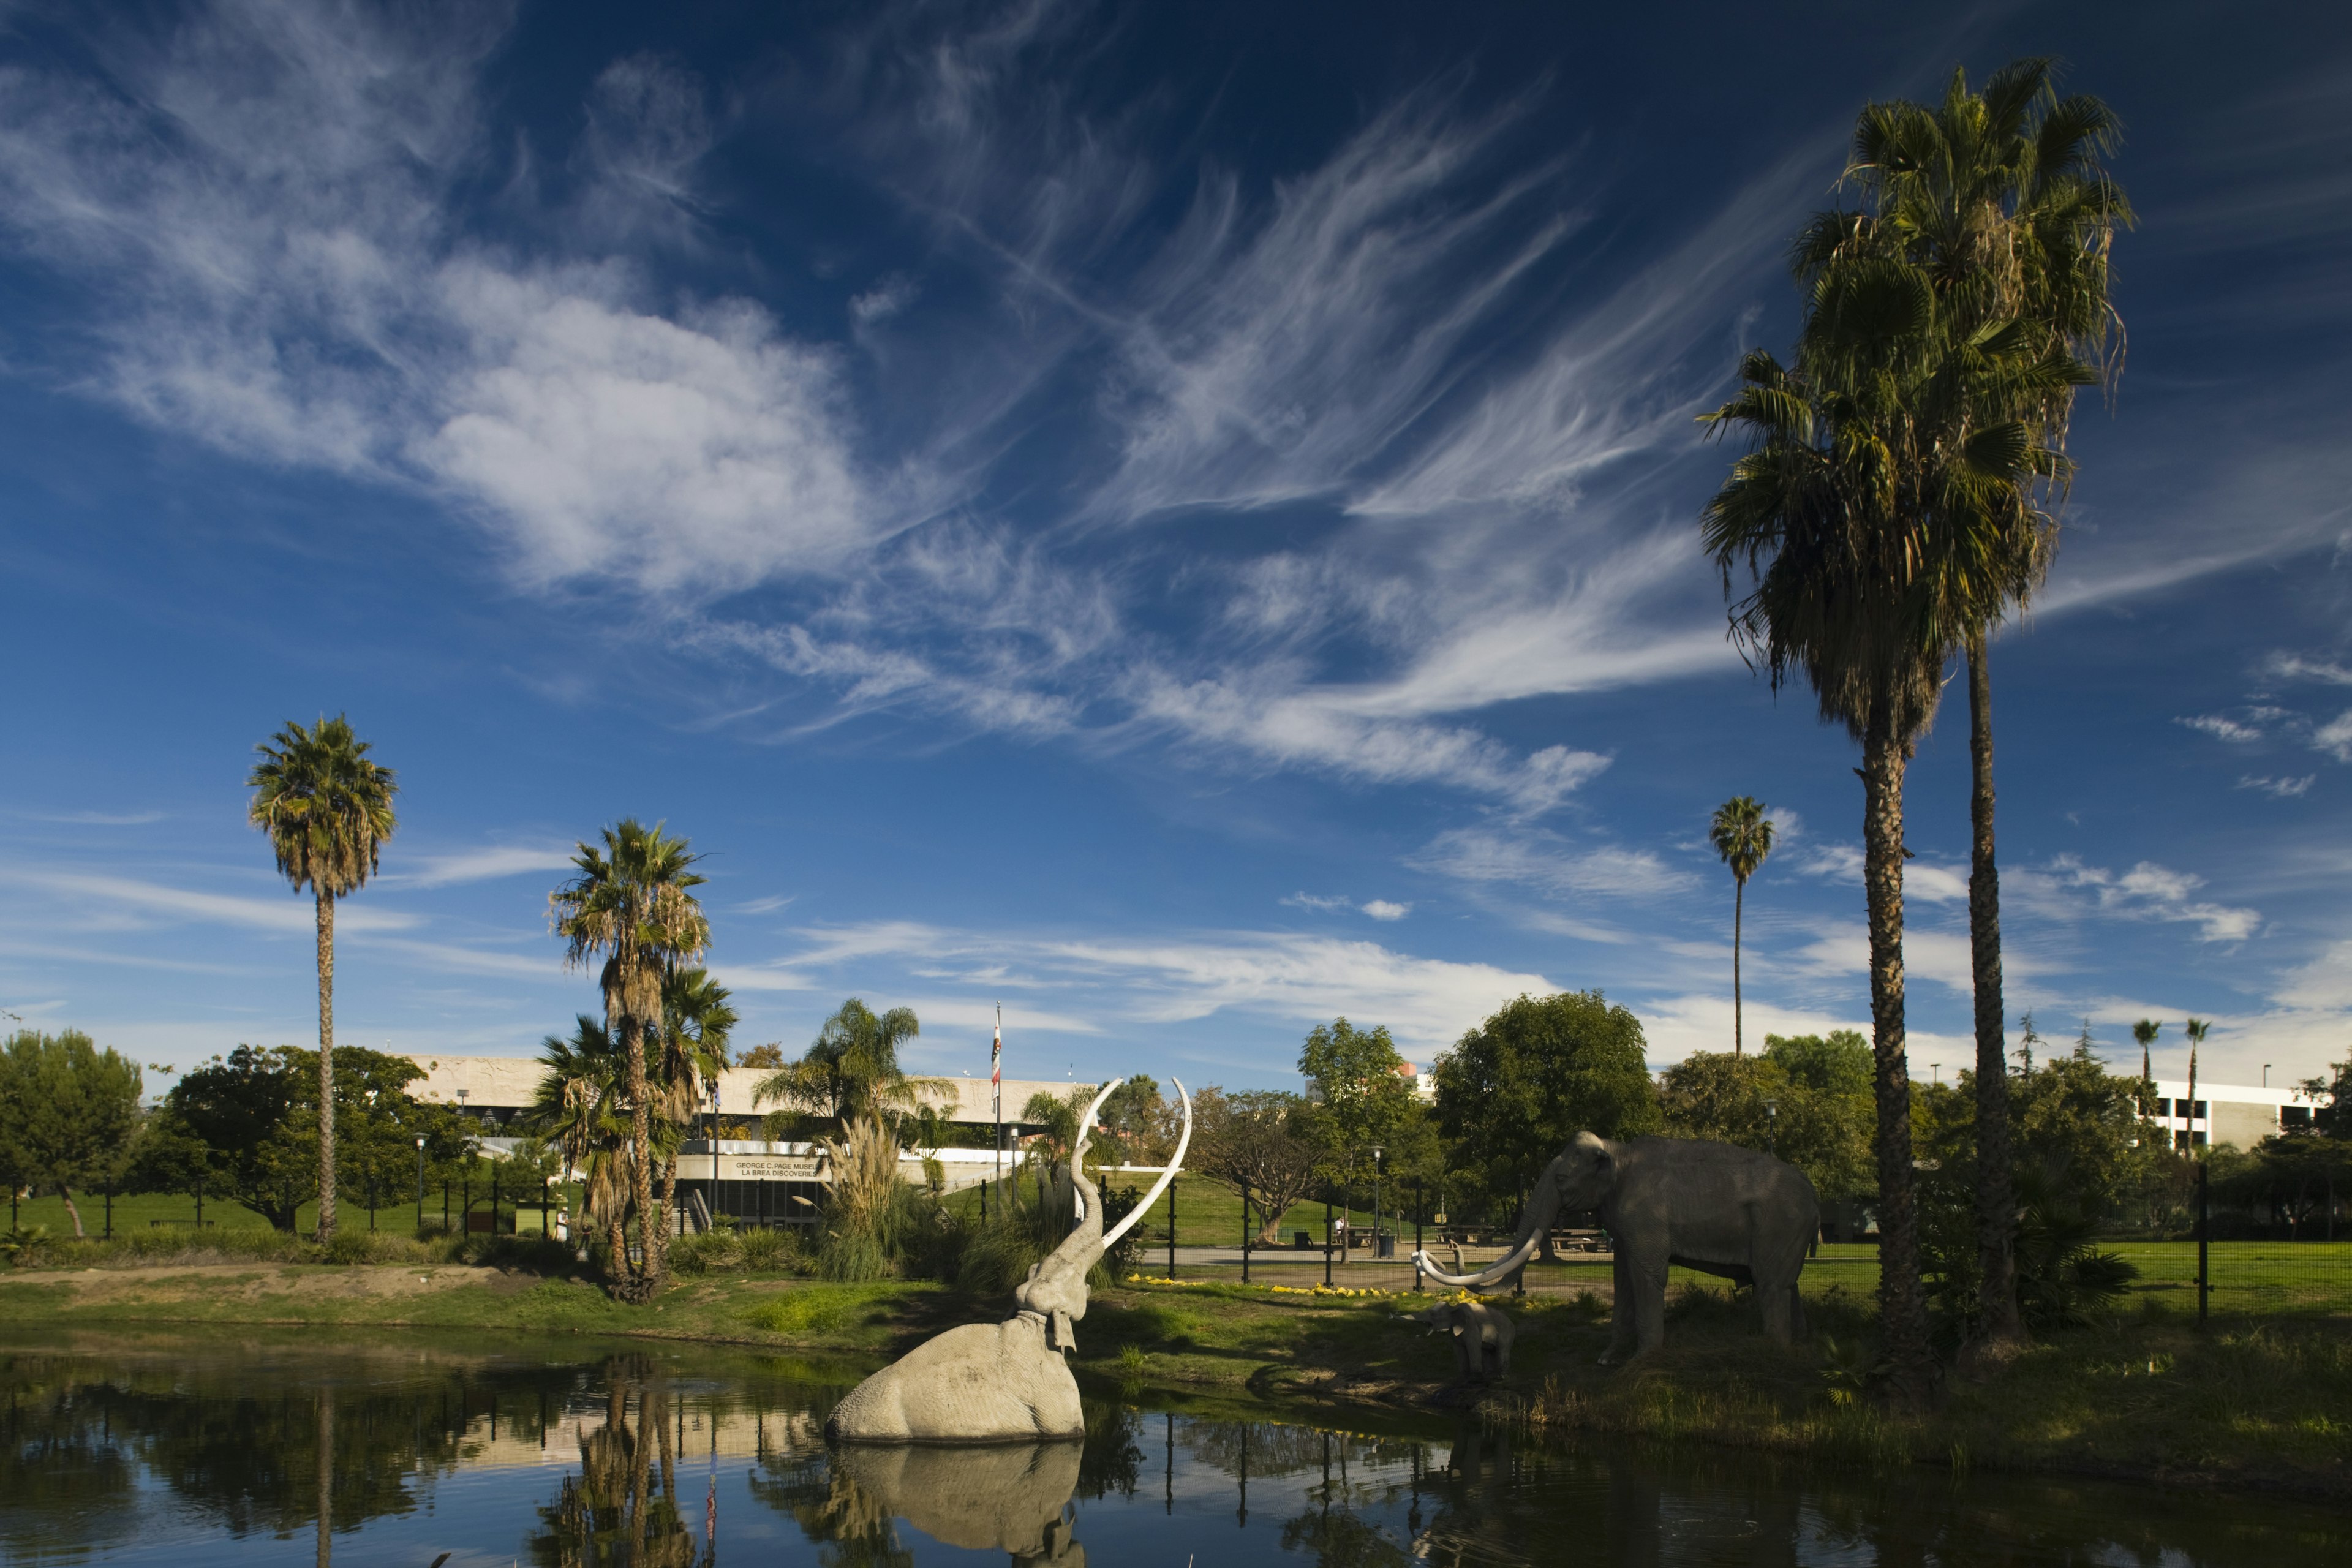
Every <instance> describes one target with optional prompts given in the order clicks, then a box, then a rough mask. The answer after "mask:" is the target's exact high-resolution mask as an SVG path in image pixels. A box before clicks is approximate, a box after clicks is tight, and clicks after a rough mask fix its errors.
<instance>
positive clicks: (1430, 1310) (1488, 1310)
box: [1405, 1301, 1518, 1383]
mask: <svg viewBox="0 0 2352 1568" xmlns="http://www.w3.org/2000/svg"><path fill="white" fill-rule="evenodd" d="M1405 1316H1406V1317H1408V1318H1410V1319H1412V1321H1414V1322H1416V1323H1423V1324H1426V1325H1428V1327H1429V1328H1430V1330H1431V1331H1433V1332H1436V1333H1441V1334H1445V1333H1450V1334H1452V1335H1453V1336H1454V1355H1455V1356H1456V1357H1457V1358H1459V1360H1460V1362H1461V1370H1462V1381H1463V1382H1465V1383H1484V1382H1486V1380H1487V1379H1489V1378H1497V1377H1508V1376H1510V1375H1511V1341H1512V1340H1513V1339H1514V1338H1515V1337H1517V1333H1518V1329H1517V1326H1516V1325H1514V1324H1513V1323H1512V1321H1511V1315H1510V1314H1509V1313H1508V1312H1506V1311H1504V1310H1503V1309H1501V1308H1500V1307H1497V1306H1494V1305H1492V1304H1490V1303H1488V1302H1486V1301H1440V1302H1439V1303H1437V1305H1435V1306H1434V1307H1427V1308H1423V1310H1420V1311H1418V1312H1407V1313H1406V1314H1405Z"/></svg>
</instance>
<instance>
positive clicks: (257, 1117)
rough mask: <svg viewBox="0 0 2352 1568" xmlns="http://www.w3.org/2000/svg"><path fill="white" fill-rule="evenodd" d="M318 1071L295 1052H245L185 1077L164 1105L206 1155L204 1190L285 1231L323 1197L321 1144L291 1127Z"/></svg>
mask: <svg viewBox="0 0 2352 1568" xmlns="http://www.w3.org/2000/svg"><path fill="white" fill-rule="evenodd" d="M316 1072H317V1068H316V1066H315V1064H314V1063H313V1061H312V1059H311V1057H310V1052H308V1051H304V1050H298V1049H297V1048H295V1047H292V1046H279V1047H275V1048H274V1049H271V1048H264V1047H258V1046H239V1047H236V1049H235V1050H233V1051H231V1052H229V1054H228V1055H227V1056H226V1058H223V1057H215V1058H212V1060H211V1061H209V1062H207V1063H205V1064H204V1065H202V1066H199V1067H197V1068H195V1069H194V1070H193V1071H191V1072H187V1073H184V1074H183V1075H182V1076H181V1078H180V1081H179V1082H177V1083H175V1084H173V1086H172V1091H171V1093H169V1094H168V1095H166V1096H165V1097H164V1099H163V1118H164V1119H165V1120H166V1121H168V1123H169V1124H170V1126H171V1128H172V1130H173V1132H174V1133H176V1134H178V1135H180V1136H183V1137H184V1138H185V1139H187V1140H188V1141H189V1142H192V1143H193V1144H194V1146H195V1148H196V1149H197V1150H198V1151H200V1152H199V1153H198V1155H197V1158H198V1159H199V1160H200V1161H201V1163H202V1167H203V1179H204V1181H205V1187H206V1190H207V1191H211V1192H216V1193H218V1194H221V1195H222V1196H223V1197H226V1198H227V1199H228V1200H229V1201H230V1202H232V1203H235V1204H238V1205H242V1206H244V1207H245V1208H247V1209H249V1210H251V1211H252V1212H253V1213H255V1214H257V1215H260V1216H261V1217H262V1218H263V1219H265V1220H268V1222H269V1223H270V1224H271V1225H272V1226H275V1227H277V1228H278V1229H279V1230H284V1231H290V1230H292V1229H293V1228H294V1220H295V1215H296V1213H297V1211H299V1209H300V1208H301V1206H302V1205H304V1204H306V1203H308V1202H310V1199H311V1198H312V1197H313V1196H315V1195H317V1194H318V1191H319V1167H318V1163H317V1161H316V1158H315V1156H316V1154H317V1152H318V1146H317V1143H316V1141H315V1139H305V1138H304V1137H303V1136H302V1134H301V1131H300V1129H299V1128H297V1127H296V1126H295V1125H294V1123H293V1115H294V1112H295V1110H296V1109H297V1108H298V1107H301V1106H306V1105H308V1104H309V1099H308V1094H309V1090H308V1089H307V1088H306V1085H305V1079H309V1080H310V1082H313V1083H315V1082H316V1081H317V1080H316V1076H315V1075H316Z"/></svg>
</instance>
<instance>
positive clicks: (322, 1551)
mask: <svg viewBox="0 0 2352 1568" xmlns="http://www.w3.org/2000/svg"><path fill="white" fill-rule="evenodd" d="M334 1529H335V1394H334V1391H333V1390H332V1389H331V1388H329V1387H327V1386H326V1385H325V1384H320V1387H319V1542H318V1552H317V1556H318V1568H328V1565H329V1564H331V1563H333V1562H334V1560H335V1548H334Z"/></svg>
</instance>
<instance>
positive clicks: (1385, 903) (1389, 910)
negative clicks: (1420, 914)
mask: <svg viewBox="0 0 2352 1568" xmlns="http://www.w3.org/2000/svg"><path fill="white" fill-rule="evenodd" d="M1364 913H1366V914H1368V915H1370V916H1371V917H1372V919H1374V920H1376V921H1401V920H1402V919H1404V917H1405V916H1407V915H1409V914H1411V913H1412V905H1411V904H1392V903H1391V902H1389V900H1386V899H1374V900H1372V901H1371V902H1370V903H1368V904H1366V905H1365V906H1364Z"/></svg>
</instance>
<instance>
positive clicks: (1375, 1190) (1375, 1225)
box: [1372, 1143, 1387, 1263]
mask: <svg viewBox="0 0 2352 1568" xmlns="http://www.w3.org/2000/svg"><path fill="white" fill-rule="evenodd" d="M1386 1152H1387V1151H1386V1150H1384V1149H1382V1148H1381V1146H1380V1145H1379V1144H1377V1143H1375V1144H1373V1145H1372V1261H1373V1262H1375V1263H1378V1262H1379V1261H1380V1260H1381V1155H1382V1154H1384V1153H1386Z"/></svg>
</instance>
